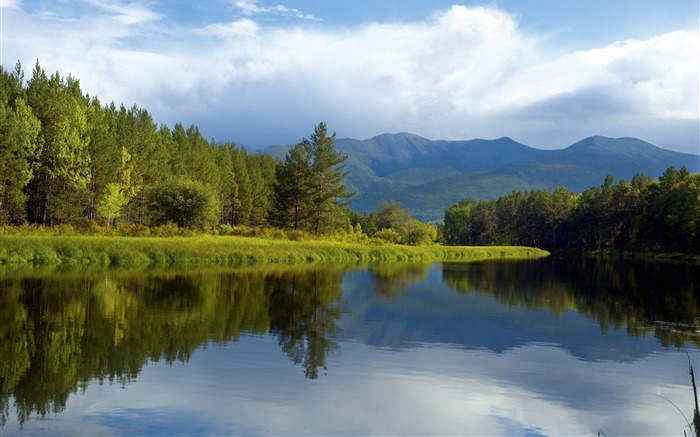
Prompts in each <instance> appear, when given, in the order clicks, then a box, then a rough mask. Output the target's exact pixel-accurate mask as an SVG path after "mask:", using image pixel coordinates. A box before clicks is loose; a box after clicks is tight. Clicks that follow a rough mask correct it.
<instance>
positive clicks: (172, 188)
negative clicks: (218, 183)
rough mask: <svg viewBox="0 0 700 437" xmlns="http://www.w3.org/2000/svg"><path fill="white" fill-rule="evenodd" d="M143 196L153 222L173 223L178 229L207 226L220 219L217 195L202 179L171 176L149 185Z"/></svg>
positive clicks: (214, 223) (158, 223) (209, 226)
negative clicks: (165, 180) (200, 180)
mask: <svg viewBox="0 0 700 437" xmlns="http://www.w3.org/2000/svg"><path fill="white" fill-rule="evenodd" d="M146 196H147V200H148V209H149V211H150V212H151V214H152V215H153V224H154V225H167V224H168V223H171V222H172V223H174V224H175V225H177V226H178V227H180V228H189V229H206V228H211V227H212V226H214V225H216V223H218V221H219V211H220V209H221V206H220V204H219V201H218V199H217V197H216V194H215V193H214V190H213V189H212V188H211V186H209V185H206V184H203V183H201V182H198V181H191V180H188V179H173V180H170V181H167V182H164V183H162V184H160V185H157V186H155V187H153V188H151V189H150V190H149V191H148V193H147V195H146Z"/></svg>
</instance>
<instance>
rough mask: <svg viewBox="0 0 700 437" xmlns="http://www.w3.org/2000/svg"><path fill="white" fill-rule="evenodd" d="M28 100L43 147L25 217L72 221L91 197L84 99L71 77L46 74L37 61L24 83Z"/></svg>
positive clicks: (44, 221)
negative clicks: (36, 119) (38, 123)
mask: <svg viewBox="0 0 700 437" xmlns="http://www.w3.org/2000/svg"><path fill="white" fill-rule="evenodd" d="M27 93H28V99H29V104H30V106H31V107H32V111H33V112H34V115H35V116H36V117H37V118H38V119H39V121H40V122H41V136H42V139H43V147H42V149H41V153H40V154H39V159H38V169H37V172H36V173H35V174H34V177H33V179H32V181H31V182H30V185H29V187H28V190H29V203H30V206H31V208H30V209H29V211H28V212H29V214H28V215H29V220H30V221H31V222H34V223H40V224H48V225H51V224H58V223H74V222H76V221H78V220H79V219H80V218H82V216H83V210H84V208H85V207H86V206H87V204H88V203H89V201H90V195H89V191H88V182H89V180H90V168H89V164H90V155H89V153H88V146H89V133H88V128H87V117H86V106H87V104H86V100H85V98H84V97H82V96H81V95H80V85H79V83H78V81H77V80H76V79H74V78H72V77H70V76H69V77H68V78H66V79H63V78H62V77H61V76H60V75H59V74H58V73H55V74H54V75H52V76H51V78H47V76H46V73H45V72H44V70H43V69H42V68H41V67H40V66H39V63H38V62H37V64H36V66H35V68H34V72H33V74H32V78H31V80H30V82H29V87H28V91H27Z"/></svg>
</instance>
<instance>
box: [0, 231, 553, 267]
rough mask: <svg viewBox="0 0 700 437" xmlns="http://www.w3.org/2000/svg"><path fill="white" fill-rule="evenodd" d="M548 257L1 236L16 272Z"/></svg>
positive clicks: (205, 240) (510, 251)
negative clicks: (21, 269) (18, 269)
mask: <svg viewBox="0 0 700 437" xmlns="http://www.w3.org/2000/svg"><path fill="white" fill-rule="evenodd" d="M548 255H549V252H547V251H544V250H541V249H537V248H531V247H521V246H489V247H486V246H481V247H480V246H441V245H437V244H435V245H424V246H406V245H398V244H386V243H381V242H377V241H368V242H347V241H332V240H326V239H300V240H297V241H295V240H290V239H281V238H280V239H275V238H269V237H261V236H231V235H206V234H195V235H190V236H155V237H142V236H110V235H55V234H54V235H52V234H47V233H43V234H42V233H35V234H32V233H29V234H27V233H16V234H8V233H4V234H2V235H0V265H4V266H16V267H20V266H49V265H53V266H76V267H77V266H91V267H187V266H201V267H203V266H222V267H238V266H252V265H304V264H305V265H309V264H337V263H346V264H362V263H374V262H380V263H381V262H438V261H477V260H482V259H492V258H537V257H544V256H548Z"/></svg>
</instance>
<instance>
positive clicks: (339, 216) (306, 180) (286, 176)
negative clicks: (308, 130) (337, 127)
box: [274, 122, 352, 234]
mask: <svg viewBox="0 0 700 437" xmlns="http://www.w3.org/2000/svg"><path fill="white" fill-rule="evenodd" d="M334 141H335V133H333V134H332V135H330V136H329V135H328V131H327V128H326V124H325V123H323V122H321V123H319V124H318V125H317V126H315V127H314V133H313V134H312V135H311V140H307V139H304V140H302V141H301V142H300V143H298V144H297V145H296V146H294V147H292V148H291V149H290V151H289V153H287V156H286V157H285V160H284V162H283V163H281V164H280V165H279V166H278V168H277V184H276V186H275V219H274V223H275V224H276V225H277V226H280V227H284V228H288V229H299V230H305V231H308V232H312V233H315V234H327V233H330V232H333V231H337V230H339V229H341V228H343V229H344V228H347V226H346V225H347V224H348V223H349V219H348V213H347V205H348V203H349V202H344V201H343V200H342V199H346V198H348V197H350V196H352V194H351V193H349V192H348V191H347V189H346V188H345V185H344V184H343V181H344V180H345V177H346V176H347V174H348V173H347V172H345V171H344V169H343V165H342V164H343V162H345V160H346V159H347V156H345V155H343V154H341V153H339V152H337V151H336V150H335V149H334V147H333V142H334Z"/></svg>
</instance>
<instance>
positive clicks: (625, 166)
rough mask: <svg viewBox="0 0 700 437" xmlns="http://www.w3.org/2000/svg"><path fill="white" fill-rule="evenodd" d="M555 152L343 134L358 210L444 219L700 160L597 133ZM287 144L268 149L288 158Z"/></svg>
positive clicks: (507, 142) (506, 142)
mask: <svg viewBox="0 0 700 437" xmlns="http://www.w3.org/2000/svg"><path fill="white" fill-rule="evenodd" d="M565 146H567V145H562V148H561V149H557V150H541V149H536V148H533V147H530V146H527V145H524V144H521V143H518V142H517V141H514V140H512V139H510V138H499V139H495V140H483V139H474V140H464V141H435V140H429V139H426V138H422V137H420V136H417V135H413V134H409V133H398V134H383V135H378V136H376V137H374V138H370V139H368V140H362V141H360V140H356V139H350V138H345V139H338V140H337V141H336V148H337V149H338V151H340V152H342V153H345V154H347V155H348V159H347V161H346V167H347V169H348V170H349V172H350V174H349V176H348V179H347V185H348V188H349V189H350V190H352V191H354V192H356V196H355V197H354V198H353V204H352V208H353V209H354V210H356V211H373V210H375V209H376V208H377V206H378V205H379V204H380V203H381V202H382V201H387V200H396V201H398V202H400V203H401V204H402V205H403V206H404V207H405V208H406V209H408V210H409V211H411V213H413V214H414V215H415V216H416V217H418V218H420V219H421V220H425V221H435V220H440V219H442V214H443V211H444V210H445V209H446V208H447V207H448V206H449V205H451V204H453V203H455V202H458V201H459V200H460V199H462V198H465V197H469V198H471V199H473V200H486V199H495V198H497V197H499V196H503V195H506V194H508V193H510V192H512V191H514V190H515V191H528V190H532V189H540V190H553V189H555V188H557V187H566V188H567V189H568V190H570V191H572V192H578V193H580V192H582V191H584V190H586V189H588V188H590V187H593V186H596V185H599V184H600V183H601V181H602V180H603V179H605V177H606V176H607V175H612V176H614V177H615V179H617V180H620V179H627V180H630V179H631V178H632V177H633V176H634V175H636V174H638V173H644V174H646V175H647V176H650V177H653V178H656V177H659V176H661V174H662V173H663V172H664V171H665V170H666V169H667V168H669V167H671V166H673V167H676V168H681V167H683V166H685V167H687V168H688V169H689V170H690V171H691V172H698V171H700V157H699V156H698V155H691V154H687V153H679V152H674V151H670V150H665V149H662V148H660V147H657V146H655V145H652V144H649V143H647V142H645V141H642V140H639V139H636V138H606V137H602V136H593V137H589V138H586V139H584V140H582V141H580V142H578V143H576V144H573V145H570V146H568V147H565ZM286 150H288V148H284V147H271V148H267V149H263V150H262V151H261V152H262V153H269V154H272V155H274V156H283V155H284V153H285V152H286Z"/></svg>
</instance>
